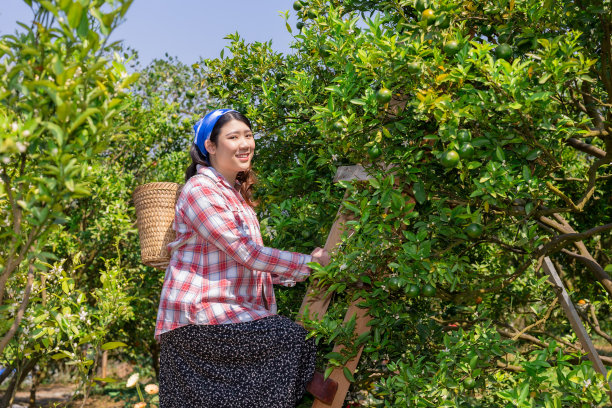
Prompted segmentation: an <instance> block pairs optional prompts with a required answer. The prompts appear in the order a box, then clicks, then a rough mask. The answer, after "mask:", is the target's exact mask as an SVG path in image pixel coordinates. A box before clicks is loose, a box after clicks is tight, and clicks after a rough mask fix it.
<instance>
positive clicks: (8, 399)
mask: <svg viewBox="0 0 612 408" xmlns="http://www.w3.org/2000/svg"><path fill="white" fill-rule="evenodd" d="M39 359H40V357H36V358H34V359H32V360H25V362H24V363H23V365H22V366H19V364H17V371H15V373H14V375H13V378H11V382H10V383H9V385H8V388H7V389H6V392H5V393H4V395H3V396H2V399H0V408H9V407H10V406H11V405H13V400H14V399H15V393H17V389H18V388H19V386H20V385H21V383H22V382H23V380H25V378H26V376H27V375H28V373H29V372H30V371H32V369H33V368H34V366H36V363H37V362H38V360H39Z"/></svg>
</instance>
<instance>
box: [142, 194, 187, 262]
mask: <svg viewBox="0 0 612 408" xmlns="http://www.w3.org/2000/svg"><path fill="white" fill-rule="evenodd" d="M182 187H183V186H182V185H180V184H177V183H149V184H144V185H142V186H138V187H136V189H135V190H134V194H132V198H133V199H134V206H135V207H136V218H137V225H138V235H139V236H140V257H141V260H142V263H143V264H145V265H148V266H152V267H154V268H158V269H165V268H166V267H167V266H168V263H169V262H170V253H169V252H168V249H167V245H168V244H169V243H170V242H172V241H174V238H175V232H174V230H173V229H172V222H173V221H174V207H175V205H176V200H177V199H178V196H179V194H180V192H181V188H182Z"/></svg>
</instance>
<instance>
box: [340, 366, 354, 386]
mask: <svg viewBox="0 0 612 408" xmlns="http://www.w3.org/2000/svg"><path fill="white" fill-rule="evenodd" d="M342 372H343V373H344V376H345V377H346V379H347V380H349V381H350V382H355V377H353V373H351V370H349V369H348V368H347V367H344V368H342Z"/></svg>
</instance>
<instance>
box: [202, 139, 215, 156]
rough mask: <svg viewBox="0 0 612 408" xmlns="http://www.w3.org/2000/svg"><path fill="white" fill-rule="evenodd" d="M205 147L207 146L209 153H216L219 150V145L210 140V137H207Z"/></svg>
mask: <svg viewBox="0 0 612 408" xmlns="http://www.w3.org/2000/svg"><path fill="white" fill-rule="evenodd" d="M204 147H205V148H206V151H207V152H208V153H209V154H215V152H216V150H217V146H215V144H214V143H213V142H211V141H210V139H207V140H206V141H205V142H204Z"/></svg>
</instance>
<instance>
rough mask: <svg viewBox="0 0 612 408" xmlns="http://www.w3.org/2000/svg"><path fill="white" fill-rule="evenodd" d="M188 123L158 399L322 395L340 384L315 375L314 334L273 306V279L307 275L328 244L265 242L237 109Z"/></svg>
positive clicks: (160, 320)
mask: <svg viewBox="0 0 612 408" xmlns="http://www.w3.org/2000/svg"><path fill="white" fill-rule="evenodd" d="M194 130H195V139H194V143H193V146H192V147H191V158H192V164H191V166H190V167H189V168H188V169H187V172H186V175H185V186H184V187H183V189H182V191H181V194H180V197H179V199H178V201H177V204H176V216H175V221H174V229H175V230H176V233H177V236H176V240H175V241H174V242H172V243H171V244H170V245H169V246H170V248H171V251H172V256H171V260H170V265H169V266H168V269H167V270H166V277H165V281H164V286H163V289H162V293H161V300H160V304H159V311H158V316H157V325H156V330H155V336H156V338H157V339H158V340H159V341H160V343H161V354H160V375H159V383H160V407H161V408H175V407H176V408H185V407H211V408H222V407H236V408H239V407H248V408H253V407H283V408H284V407H294V406H295V404H296V403H297V401H298V400H299V399H300V398H301V397H302V395H303V393H304V390H305V389H308V390H309V391H310V392H311V393H313V395H315V397H317V398H320V399H322V400H326V399H327V400H328V401H329V399H330V398H333V394H334V393H335V387H337V384H336V383H334V382H333V381H331V380H328V381H326V382H324V381H323V379H322V376H321V375H320V374H319V373H317V374H316V375H314V377H313V373H314V360H315V345H314V339H309V340H306V338H305V337H306V334H307V332H306V330H305V329H304V328H302V327H301V326H299V325H297V324H296V323H295V322H293V321H291V320H290V319H287V318H285V317H282V316H278V315H277V314H276V300H275V298H274V291H273V288H272V284H273V283H279V284H282V285H285V286H293V285H294V284H295V282H296V281H298V282H299V281H303V280H305V279H306V278H307V277H308V276H309V274H310V268H309V267H308V265H307V264H308V263H309V262H318V263H320V264H322V265H326V264H327V263H328V262H329V254H328V253H327V252H326V251H325V250H323V249H321V248H317V249H315V250H314V251H313V252H312V254H310V255H305V254H299V253H294V252H287V251H280V250H277V249H273V248H269V247H265V246H263V242H262V239H261V234H260V231H259V223H258V221H257V218H256V215H255V212H254V211H253V208H252V206H253V198H252V187H253V183H254V181H255V178H254V175H253V173H252V171H251V159H252V158H253V152H254V150H255V140H254V138H253V133H252V131H251V124H250V122H249V120H248V119H247V118H246V117H245V116H244V115H242V114H241V113H239V112H237V111H234V110H230V109H219V110H216V111H213V112H210V113H209V114H207V115H206V116H205V117H204V118H203V119H202V120H200V121H198V122H197V123H196V125H195V126H194Z"/></svg>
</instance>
